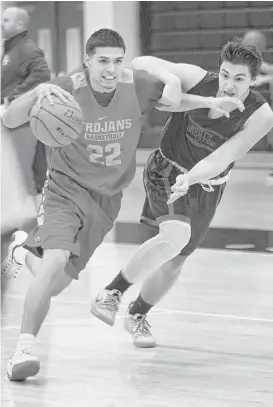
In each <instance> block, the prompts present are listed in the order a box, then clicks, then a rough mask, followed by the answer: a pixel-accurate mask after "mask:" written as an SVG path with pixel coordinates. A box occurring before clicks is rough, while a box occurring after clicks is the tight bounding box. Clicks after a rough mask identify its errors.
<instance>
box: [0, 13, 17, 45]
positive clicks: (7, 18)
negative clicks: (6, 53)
mask: <svg viewBox="0 0 273 407" xmlns="http://www.w3.org/2000/svg"><path fill="white" fill-rule="evenodd" d="M15 20H16V19H15V15H14V13H13V12H12V11H11V10H9V9H7V10H5V11H4V13H3V17H2V23H1V26H2V27H1V28H2V35H3V37H4V38H5V39H8V38H11V37H13V36H14V35H15V34H16V21H15Z"/></svg>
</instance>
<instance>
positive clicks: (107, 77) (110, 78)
mask: <svg viewBox="0 0 273 407" xmlns="http://www.w3.org/2000/svg"><path fill="white" fill-rule="evenodd" d="M103 79H104V80H105V81H114V80H115V79H116V78H115V76H103Z"/></svg>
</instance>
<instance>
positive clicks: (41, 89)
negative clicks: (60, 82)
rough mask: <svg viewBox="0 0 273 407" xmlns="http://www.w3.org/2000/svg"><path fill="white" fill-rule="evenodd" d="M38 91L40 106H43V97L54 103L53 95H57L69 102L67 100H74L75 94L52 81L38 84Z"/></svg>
mask: <svg viewBox="0 0 273 407" xmlns="http://www.w3.org/2000/svg"><path fill="white" fill-rule="evenodd" d="M36 93H37V96H38V100H37V104H38V106H41V102H42V99H43V98H47V100H48V102H49V104H50V105H54V100H53V98H52V95H54V96H57V97H58V98H59V99H60V100H61V102H64V103H65V102H67V100H70V101H73V96H72V95H71V94H70V93H69V92H66V91H65V90H64V89H62V88H60V86H57V85H53V84H50V83H42V84H41V85H38V86H37V88H36Z"/></svg>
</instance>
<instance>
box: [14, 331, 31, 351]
mask: <svg viewBox="0 0 273 407" xmlns="http://www.w3.org/2000/svg"><path fill="white" fill-rule="evenodd" d="M35 340H36V338H35V336H34V335H32V334H20V336H19V339H18V342H17V352H18V351H19V352H20V351H21V350H23V349H31V348H33V346H34V343H35Z"/></svg>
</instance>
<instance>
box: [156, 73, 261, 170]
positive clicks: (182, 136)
mask: <svg viewBox="0 0 273 407" xmlns="http://www.w3.org/2000/svg"><path fill="white" fill-rule="evenodd" d="M217 91H218V74H215V73H209V72H208V73H207V74H206V75H205V77H204V78H203V79H202V81H200V82H199V83H198V84H197V85H196V86H195V87H194V88H192V89H191V90H190V91H189V92H188V93H191V94H197V95H200V96H206V97H208V96H215V95H216V94H217ZM264 103H267V102H266V100H265V98H264V97H263V96H262V95H261V94H260V93H259V92H256V91H254V90H250V92H249V95H248V97H247V98H246V100H245V102H244V105H245V110H244V112H240V111H239V110H238V109H236V110H234V111H233V112H231V113H230V118H227V117H225V116H222V117H220V118H218V119H210V118H209V117H208V112H209V111H208V109H196V110H192V111H189V112H179V113H173V114H172V116H171V117H170V118H169V120H168V122H167V123H166V125H165V127H164V129H163V131H162V140H161V145H160V148H161V151H162V153H163V154H164V155H165V157H167V158H169V159H170V160H172V161H175V162H176V163H178V164H179V165H181V166H182V167H184V168H186V169H187V170H191V169H192V167H194V165H195V164H197V163H198V162H199V161H201V160H202V159H203V158H205V157H207V156H208V155H209V154H211V153H212V152H213V151H215V150H216V149H217V148H219V147H220V146H221V145H222V144H223V143H225V142H226V141H227V140H228V139H230V138H231V137H232V136H234V135H235V134H236V133H238V132H239V131H241V130H242V129H243V126H244V124H245V122H246V120H247V119H248V118H249V117H250V116H251V115H252V114H253V113H254V112H255V111H256V110H257V109H258V108H259V107H261V106H262V105H263V104H264ZM232 166H233V164H231V165H230V166H229V167H228V168H227V169H226V171H224V172H223V173H222V174H220V175H219V176H224V175H226V174H227V172H228V171H229V169H230V168H232ZM216 178H218V177H216Z"/></svg>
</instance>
